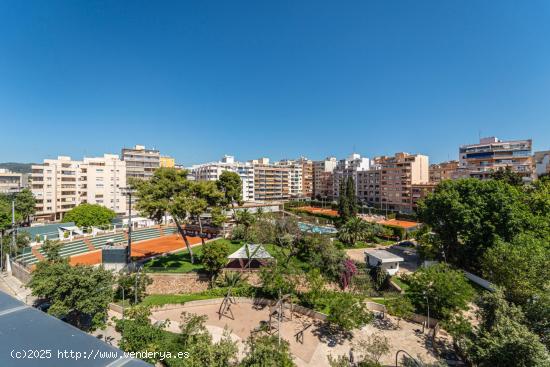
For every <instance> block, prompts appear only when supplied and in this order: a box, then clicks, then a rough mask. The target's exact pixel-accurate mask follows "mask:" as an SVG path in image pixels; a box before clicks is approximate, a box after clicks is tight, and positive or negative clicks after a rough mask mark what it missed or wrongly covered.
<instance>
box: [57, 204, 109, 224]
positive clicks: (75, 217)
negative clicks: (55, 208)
mask: <svg viewBox="0 0 550 367" xmlns="http://www.w3.org/2000/svg"><path fill="white" fill-rule="evenodd" d="M115 218H116V213H115V212H114V211H112V210H111V209H109V208H106V207H104V206H102V205H98V204H80V205H77V206H75V207H74V208H72V209H71V210H69V211H68V212H67V213H65V215H64V216H63V222H64V223H67V222H74V223H75V224H76V225H77V226H79V227H108V226H109V225H110V224H111V221H112V220H113V219H115Z"/></svg>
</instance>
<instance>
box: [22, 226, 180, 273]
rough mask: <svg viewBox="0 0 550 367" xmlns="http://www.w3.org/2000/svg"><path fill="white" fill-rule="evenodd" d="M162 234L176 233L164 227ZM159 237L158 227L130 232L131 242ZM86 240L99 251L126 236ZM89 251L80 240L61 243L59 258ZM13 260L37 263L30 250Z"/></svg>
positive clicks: (115, 235) (30, 263)
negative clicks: (110, 241) (109, 243)
mask: <svg viewBox="0 0 550 367" xmlns="http://www.w3.org/2000/svg"><path fill="white" fill-rule="evenodd" d="M162 232H163V235H164V236H168V235H172V234H174V233H177V228H176V227H164V228H163V231H162ZM159 237H160V230H159V228H158V227H153V228H140V229H135V230H134V231H132V242H141V241H147V240H152V239H155V238H159ZM87 240H88V241H89V242H90V243H91V244H92V246H93V247H94V248H96V249H98V250H99V249H101V248H102V247H103V246H104V245H105V244H106V243H107V242H108V241H109V240H112V242H113V243H120V242H126V236H125V235H124V233H122V232H118V233H110V234H104V235H100V236H97V237H88V238H87ZM38 251H39V252H40V253H41V254H42V255H44V256H46V255H45V253H44V251H43V250H42V248H38ZM89 251H90V249H89V248H88V245H87V244H86V242H84V240H82V239H80V240H75V241H71V242H66V243H63V246H62V247H61V249H60V251H59V254H60V255H61V257H69V256H73V255H79V254H83V253H86V252H89ZM15 259H16V260H17V261H19V262H21V263H23V264H25V265H33V264H36V263H37V262H38V261H39V260H38V259H37V258H36V256H34V254H33V253H32V250H31V249H30V248H28V249H24V250H23V253H22V254H20V255H18V256H16V257H15Z"/></svg>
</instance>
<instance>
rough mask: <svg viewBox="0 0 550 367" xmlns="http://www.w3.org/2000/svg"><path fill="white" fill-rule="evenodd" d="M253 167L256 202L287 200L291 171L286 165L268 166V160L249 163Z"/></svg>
mask: <svg viewBox="0 0 550 367" xmlns="http://www.w3.org/2000/svg"><path fill="white" fill-rule="evenodd" d="M250 163H251V164H252V165H253V167H254V199H255V200H257V201H274V200H288V199H289V198H290V188H291V185H290V176H291V169H290V167H289V166H288V165H276V164H270V163H269V158H260V159H255V160H252V161H251V162H250Z"/></svg>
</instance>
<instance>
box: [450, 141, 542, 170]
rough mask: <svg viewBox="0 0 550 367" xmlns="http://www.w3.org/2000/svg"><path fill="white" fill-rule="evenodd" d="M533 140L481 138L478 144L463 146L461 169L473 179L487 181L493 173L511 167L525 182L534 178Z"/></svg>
mask: <svg viewBox="0 0 550 367" xmlns="http://www.w3.org/2000/svg"><path fill="white" fill-rule="evenodd" d="M531 147H532V141H531V139H527V140H509V141H503V140H500V139H498V138H496V137H494V136H491V137H488V138H481V139H480V140H479V143H477V144H468V145H461V146H460V148H459V164H460V169H461V170H463V171H467V172H469V174H470V176H471V177H475V178H480V179H485V178H489V177H490V175H491V173H492V172H494V171H496V170H499V169H505V168H507V167H509V168H510V169H511V170H512V171H513V172H516V173H518V174H520V175H521V176H522V177H523V178H524V179H525V180H530V179H531V178H532V176H533V166H534V165H533V157H532V156H531Z"/></svg>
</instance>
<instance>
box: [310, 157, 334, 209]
mask: <svg viewBox="0 0 550 367" xmlns="http://www.w3.org/2000/svg"><path fill="white" fill-rule="evenodd" d="M337 164H338V161H337V160H336V158H335V157H327V158H325V159H324V160H322V161H314V162H313V197H314V198H316V199H327V198H332V191H333V190H332V182H333V179H332V174H333V172H334V169H335V168H336V165H337Z"/></svg>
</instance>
